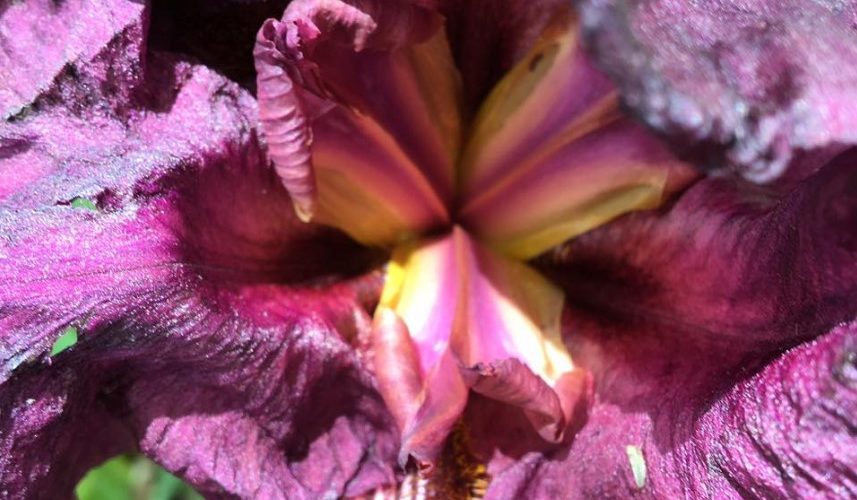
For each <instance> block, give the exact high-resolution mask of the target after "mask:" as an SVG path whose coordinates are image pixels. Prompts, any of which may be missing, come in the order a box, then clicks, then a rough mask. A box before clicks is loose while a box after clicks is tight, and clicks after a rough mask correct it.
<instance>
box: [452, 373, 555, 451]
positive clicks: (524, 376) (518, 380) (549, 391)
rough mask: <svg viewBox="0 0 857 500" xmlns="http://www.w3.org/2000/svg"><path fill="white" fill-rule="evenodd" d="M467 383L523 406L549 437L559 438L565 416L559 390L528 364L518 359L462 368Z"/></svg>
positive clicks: (550, 439) (535, 425)
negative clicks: (528, 366)
mask: <svg viewBox="0 0 857 500" xmlns="http://www.w3.org/2000/svg"><path fill="white" fill-rule="evenodd" d="M462 374H463V376H464V380H465V382H466V383H467V385H468V386H469V387H470V388H471V389H473V390H474V391H476V392H478V393H479V394H482V395H484V396H488V397H489V398H492V399H496V400H498V401H502V402H504V403H508V404H511V405H515V406H519V407H521V408H522V409H523V410H524V412H525V414H526V415H527V418H528V419H529V420H530V422H531V423H532V424H533V427H534V428H535V429H536V430H537V431H538V433H539V435H541V436H542V437H543V438H544V439H545V440H547V441H550V442H555V441H558V440H559V439H560V438H561V437H562V433H563V431H564V430H565V424H566V420H565V415H564V412H563V409H562V405H561V404H560V400H559V397H557V393H556V392H554V390H553V388H551V386H549V385H548V384H547V383H546V382H545V381H544V380H542V379H541V378H539V376H538V375H536V374H534V373H533V372H532V370H530V369H529V368H527V366H526V365H524V364H523V363H521V362H520V361H519V360H517V359H514V358H509V359H504V360H500V361H495V362H493V363H490V364H478V365H476V366H473V367H471V368H464V369H462Z"/></svg>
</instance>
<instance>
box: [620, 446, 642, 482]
mask: <svg viewBox="0 0 857 500" xmlns="http://www.w3.org/2000/svg"><path fill="white" fill-rule="evenodd" d="M625 452H626V453H627V454H628V462H630V463H631V473H633V474H634V483H635V484H636V485H637V488H638V489H642V488H643V487H644V486H646V457H644V456H643V452H642V450H640V448H639V447H638V446H634V445H630V444H629V445H628V446H626V447H625Z"/></svg>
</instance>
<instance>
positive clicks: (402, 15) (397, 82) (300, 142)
mask: <svg viewBox="0 0 857 500" xmlns="http://www.w3.org/2000/svg"><path fill="white" fill-rule="evenodd" d="M255 56H256V67H257V72H258V75H259V76H258V87H259V102H260V115H261V120H262V125H263V127H264V131H265V136H266V138H267V141H268V145H269V155H270V156H271V158H272V161H273V162H274V165H275V166H276V167H277V170H278V172H279V173H280V175H281V176H282V178H283V182H284V183H285V185H286V187H287V188H288V189H289V192H290V193H292V195H293V197H294V199H295V204H296V208H297V210H298V212H299V214H301V215H302V217H303V218H307V219H308V218H310V217H315V220H317V221H319V222H323V223H326V224H331V225H334V226H337V227H340V228H342V229H344V230H345V231H347V232H349V233H350V234H351V235H352V236H354V237H355V238H357V239H358V240H360V241H362V242H364V243H369V244H393V243H395V242H396V241H397V240H398V239H399V238H401V237H403V236H407V235H408V234H418V233H420V232H422V231H426V230H429V229H432V228H434V227H435V226H438V225H443V224H446V223H448V220H449V214H448V213H447V206H448V204H449V202H450V200H451V199H452V196H453V181H454V175H453V165H454V162H455V160H456V156H457V151H458V141H459V136H460V133H461V132H460V123H459V120H460V118H459V102H458V101H459V96H458V94H459V82H458V76H457V73H456V71H455V67H454V65H453V62H452V57H451V55H450V53H449V47H448V46H447V44H446V38H445V36H444V33H443V31H442V30H441V29H440V17H439V16H438V15H437V14H435V13H434V12H432V11H430V10H428V9H425V8H422V7H418V6H416V5H411V4H407V3H403V4H399V5H396V6H393V5H392V4H389V5H388V4H384V3H366V4H365V5H363V4H360V5H358V6H353V5H349V4H346V3H344V2H340V1H334V2H320V1H316V0H311V1H298V2H295V3H293V4H291V5H290V6H289V8H288V9H286V12H285V13H284V14H283V19H282V21H274V20H269V21H268V22H266V23H265V24H264V25H263V26H262V29H261V30H260V31H259V37H258V40H257V45H256V50H255Z"/></svg>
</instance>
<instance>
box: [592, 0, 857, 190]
mask: <svg viewBox="0 0 857 500" xmlns="http://www.w3.org/2000/svg"><path fill="white" fill-rule="evenodd" d="M580 9H581V11H582V17H583V22H584V25H585V29H586V33H587V35H588V39H589V41H590V44H591V46H592V48H593V49H594V51H595V54H596V56H597V59H598V60H599V62H600V63H601V65H602V66H603V67H604V69H605V70H607V72H608V73H609V74H610V75H611V76H613V77H614V78H615V79H616V81H617V82H618V83H619V86H620V89H621V91H622V93H623V96H624V99H625V101H626V103H627V104H628V105H629V106H630V107H632V108H634V109H635V110H636V112H637V113H638V115H639V116H640V117H641V118H642V119H643V120H645V121H646V122H647V123H648V124H649V125H651V126H652V127H654V128H655V129H657V130H660V131H661V132H663V133H664V134H667V135H669V136H672V137H675V138H676V140H677V141H676V143H675V146H676V147H677V148H679V149H681V150H684V152H685V153H686V154H689V155H692V156H693V157H694V158H696V159H697V160H698V162H699V163H700V164H701V166H704V167H706V168H708V169H715V170H718V169H723V168H724V167H731V168H732V169H735V170H737V171H739V172H741V173H742V174H743V175H744V176H745V177H746V178H748V179H751V180H753V181H758V182H767V181H771V180H773V179H776V178H778V177H780V176H782V175H783V174H784V173H785V172H786V171H787V170H788V168H789V167H790V166H791V167H792V168H794V167H795V166H796V164H794V163H792V162H791V160H792V159H794V158H795V157H798V158H799V157H800V154H799V153H801V152H802V151H804V150H824V149H828V148H834V149H837V148H841V146H842V145H846V146H847V145H850V144H854V143H855V141H857V132H855V131H857V107H855V105H854V103H855V102H857V94H855V92H857V90H855V89H857V66H855V65H854V61H855V60H857V31H855V30H854V20H855V15H854V7H853V6H852V5H851V4H850V3H849V2H802V1H799V0H787V1H768V0H740V1H738V0H736V1H727V2H672V1H660V0H659V1H648V2H642V1H637V0H587V1H584V2H581V3H580ZM724 160H725V161H724ZM800 163H803V162H800ZM821 165H823V162H821V163H815V162H813V163H812V164H811V167H809V168H803V169H800V170H801V171H802V173H801V174H800V175H802V176H805V175H806V174H807V173H811V171H812V170H814V169H817V168H818V167H820V166H821ZM807 171H809V172H807Z"/></svg>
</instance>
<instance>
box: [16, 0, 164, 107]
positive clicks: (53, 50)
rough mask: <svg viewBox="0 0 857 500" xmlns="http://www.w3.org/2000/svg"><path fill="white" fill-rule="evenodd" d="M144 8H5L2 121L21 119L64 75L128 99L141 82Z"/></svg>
mask: <svg viewBox="0 0 857 500" xmlns="http://www.w3.org/2000/svg"><path fill="white" fill-rule="evenodd" d="M147 10H148V9H147V8H146V6H145V4H144V3H142V2H128V1H125V0H107V1H103V2H89V1H87V0H69V1H65V2H59V3H53V2H14V3H12V2H7V3H6V4H5V5H3V6H2V7H0V47H2V49H0V75H2V83H0V117H2V118H3V119H8V118H10V117H11V116H14V115H15V114H17V113H20V112H21V111H23V110H24V109H25V107H26V106H28V105H30V104H32V103H33V101H35V100H36V99H37V98H38V97H39V96H40V95H41V94H42V93H43V92H45V91H46V90H48V88H49V87H51V84H52V82H53V80H54V79H55V78H57V77H58V76H60V75H62V74H70V73H73V74H75V77H76V78H78V79H79V80H84V81H86V80H88V83H89V84H90V85H92V87H93V88H94V89H98V88H100V87H101V86H102V85H104V86H109V87H111V88H112V91H113V92H114V93H119V94H123V93H124V94H125V96H126V97H127V92H128V91H129V89H130V87H131V86H132V85H131V84H133V82H135V81H136V80H137V79H138V78H139V77H140V76H141V69H142V68H141V67H140V66H139V65H137V64H134V63H137V62H138V61H139V59H140V56H141V52H142V51H143V48H144V41H145V37H144V32H145V29H146V23H147V15H148V13H147Z"/></svg>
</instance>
